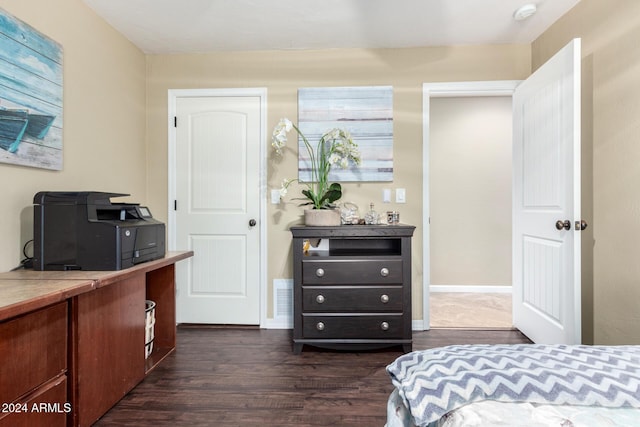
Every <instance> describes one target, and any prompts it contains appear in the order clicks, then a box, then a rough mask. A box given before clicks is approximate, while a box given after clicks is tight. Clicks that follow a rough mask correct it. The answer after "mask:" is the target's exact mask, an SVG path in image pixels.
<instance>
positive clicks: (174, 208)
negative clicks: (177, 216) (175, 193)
mask: <svg viewBox="0 0 640 427" xmlns="http://www.w3.org/2000/svg"><path fill="white" fill-rule="evenodd" d="M173 210H174V211H177V210H178V201H177V200H174V201H173Z"/></svg>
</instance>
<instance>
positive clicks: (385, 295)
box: [380, 294, 389, 304]
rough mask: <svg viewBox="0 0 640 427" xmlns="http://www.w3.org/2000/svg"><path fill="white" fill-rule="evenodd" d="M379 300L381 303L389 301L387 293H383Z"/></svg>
mask: <svg viewBox="0 0 640 427" xmlns="http://www.w3.org/2000/svg"><path fill="white" fill-rule="evenodd" d="M380 301H382V303H383V304H386V303H388V302H389V295H387V294H383V295H382V296H381V297H380Z"/></svg>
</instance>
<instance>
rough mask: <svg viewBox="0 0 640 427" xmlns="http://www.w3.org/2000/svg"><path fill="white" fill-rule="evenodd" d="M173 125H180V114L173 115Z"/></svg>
mask: <svg viewBox="0 0 640 427" xmlns="http://www.w3.org/2000/svg"><path fill="white" fill-rule="evenodd" d="M173 127H174V128H177V127H178V116H173Z"/></svg>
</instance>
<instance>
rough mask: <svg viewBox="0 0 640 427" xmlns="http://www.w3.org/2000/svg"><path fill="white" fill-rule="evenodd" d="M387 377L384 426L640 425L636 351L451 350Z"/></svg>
mask: <svg viewBox="0 0 640 427" xmlns="http://www.w3.org/2000/svg"><path fill="white" fill-rule="evenodd" d="M387 372H388V374H389V375H390V377H391V381H392V383H393V385H394V386H395V389H394V391H393V393H392V394H391V396H390V397H389V400H388V402H387V423H386V427H415V426H418V427H459V426H465V427H468V426H483V427H488V426H511V427H520V426H522V427H524V426H526V427H531V426H545V427H547V426H562V427H569V426H628V427H632V426H633V427H636V426H639V425H640V346H582V345H576V346H568V345H544V344H517V345H454V346H447V347H440V348H435V349H430V350H424V351H414V352H412V353H408V354H405V355H402V356H400V357H398V358H397V359H396V360H395V361H394V362H393V363H391V364H390V365H389V366H387Z"/></svg>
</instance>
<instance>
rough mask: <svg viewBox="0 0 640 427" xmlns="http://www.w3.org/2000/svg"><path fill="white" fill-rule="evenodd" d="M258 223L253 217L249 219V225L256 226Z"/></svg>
mask: <svg viewBox="0 0 640 427" xmlns="http://www.w3.org/2000/svg"><path fill="white" fill-rule="evenodd" d="M256 224H257V223H256V220H255V219H253V218H251V219H250V220H249V227H255V226H256Z"/></svg>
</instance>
